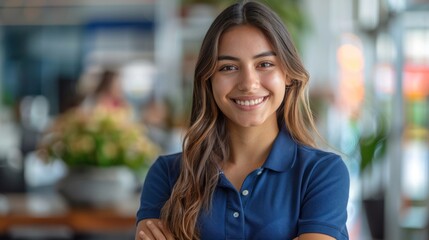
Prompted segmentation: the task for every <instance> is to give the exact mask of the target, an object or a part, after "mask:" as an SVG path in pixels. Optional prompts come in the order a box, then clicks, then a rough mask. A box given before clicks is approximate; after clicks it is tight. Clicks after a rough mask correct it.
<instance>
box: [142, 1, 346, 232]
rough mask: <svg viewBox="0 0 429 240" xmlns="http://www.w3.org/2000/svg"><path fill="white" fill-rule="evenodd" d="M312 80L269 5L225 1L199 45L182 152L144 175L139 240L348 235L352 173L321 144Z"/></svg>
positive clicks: (164, 160) (156, 163) (287, 34)
mask: <svg viewBox="0 0 429 240" xmlns="http://www.w3.org/2000/svg"><path fill="white" fill-rule="evenodd" d="M308 79H309V77H308V74H307V72H306V70H305V68H304V66H303V65H302V63H301V60H300V58H299V56H298V54H297V51H296V49H295V47H294V45H293V43H292V41H291V38H290V36H289V33H288V31H287V30H286V28H285V26H284V25H283V23H282V22H281V20H280V19H279V18H278V16H277V15H276V14H275V13H274V12H273V11H272V10H270V9H269V8H267V7H265V6H264V5H262V4H260V3H257V2H252V1H244V3H237V4H234V5H232V6H230V7H228V8H227V9H225V10H224V11H223V12H222V13H221V14H220V15H219V16H218V17H217V18H216V19H215V20H214V22H213V24H212V25H211V27H210V28H209V30H208V32H207V34H206V36H205V38H204V41H203V43H202V47H201V50H200V55H199V58H198V61H197V65H196V69H195V78H194V90H193V91H194V93H193V104H192V115H191V125H190V127H189V130H188V132H187V134H186V136H185V142H184V145H183V146H184V148H183V152H182V153H177V154H174V155H168V156H161V157H160V158H159V159H158V160H157V161H156V162H155V163H154V165H153V166H152V167H151V169H150V170H149V173H148V175H147V177H146V180H145V184H144V187H143V191H142V194H141V203H140V208H139V210H138V212H137V221H138V226H137V230H136V239H199V238H201V239H299V240H316V239H317V240H324V239H341V240H344V239H348V233H347V228H346V220H347V211H346V207H347V201H348V191H349V175H348V171H347V168H346V167H345V164H344V163H343V161H342V160H341V158H340V157H339V156H337V155H335V154H333V153H328V152H324V151H321V150H319V149H317V148H315V144H314V140H313V138H312V135H311V131H312V130H315V129H314V124H313V120H312V117H311V112H310V110H309V108H308V102H307V96H306V85H307V83H308Z"/></svg>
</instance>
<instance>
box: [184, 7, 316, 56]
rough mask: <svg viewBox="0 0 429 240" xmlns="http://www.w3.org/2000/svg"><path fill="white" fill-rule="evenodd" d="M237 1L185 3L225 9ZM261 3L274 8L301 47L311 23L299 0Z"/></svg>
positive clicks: (297, 44)
mask: <svg viewBox="0 0 429 240" xmlns="http://www.w3.org/2000/svg"><path fill="white" fill-rule="evenodd" d="M236 2H237V1H234V0H184V1H183V5H185V6H186V5H192V4H200V3H204V4H210V5H213V6H215V7H217V8H219V9H223V8H225V7H227V6H229V5H231V4H233V3H236ZM260 2H261V3H263V4H265V5H267V6H269V7H270V8H271V9H273V10H274V11H275V12H276V13H277V14H278V15H279V17H280V18H281V19H282V20H283V22H284V24H285V25H286V27H287V29H288V31H289V32H290V34H291V35H292V38H293V40H294V43H295V44H296V46H297V47H298V48H299V46H300V42H301V41H300V39H301V37H302V34H303V33H304V32H305V30H306V29H308V28H309V27H310V23H309V21H308V19H307V17H306V15H305V13H304V11H303V10H302V6H301V3H300V1H299V0H263V1H260Z"/></svg>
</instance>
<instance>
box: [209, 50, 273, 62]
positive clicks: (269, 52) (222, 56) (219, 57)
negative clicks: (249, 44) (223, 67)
mask: <svg viewBox="0 0 429 240" xmlns="http://www.w3.org/2000/svg"><path fill="white" fill-rule="evenodd" d="M267 56H277V54H276V53H275V52H273V51H267V52H263V53H259V54H257V55H255V56H253V59H256V58H261V57H267ZM217 60H218V61H222V60H231V61H239V60H240V58H238V57H233V56H229V55H220V56H218V57H217Z"/></svg>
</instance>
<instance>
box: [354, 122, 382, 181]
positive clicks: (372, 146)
mask: <svg viewBox="0 0 429 240" xmlns="http://www.w3.org/2000/svg"><path fill="white" fill-rule="evenodd" d="M377 126H378V128H377V131H376V132H375V133H373V134H369V135H366V136H361V137H360V138H359V150H360V155H361V162H360V172H361V173H362V172H364V171H365V170H366V169H368V168H369V167H371V165H373V164H374V162H375V161H377V160H378V159H381V158H382V157H383V156H384V155H385V154H386V151H387V150H386V149H387V135H388V132H387V126H386V123H385V122H384V120H383V119H382V118H380V119H379V121H378V125H377Z"/></svg>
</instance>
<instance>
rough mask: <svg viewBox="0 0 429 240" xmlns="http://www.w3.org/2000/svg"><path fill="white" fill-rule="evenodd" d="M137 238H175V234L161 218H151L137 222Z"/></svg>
mask: <svg viewBox="0 0 429 240" xmlns="http://www.w3.org/2000/svg"><path fill="white" fill-rule="evenodd" d="M135 240H173V236H172V235H171V233H170V232H169V231H168V229H167V228H166V227H165V226H164V224H163V223H162V222H161V221H160V220H159V219H156V218H151V219H144V220H141V221H140V222H139V223H138V224H137V228H136V234H135Z"/></svg>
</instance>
